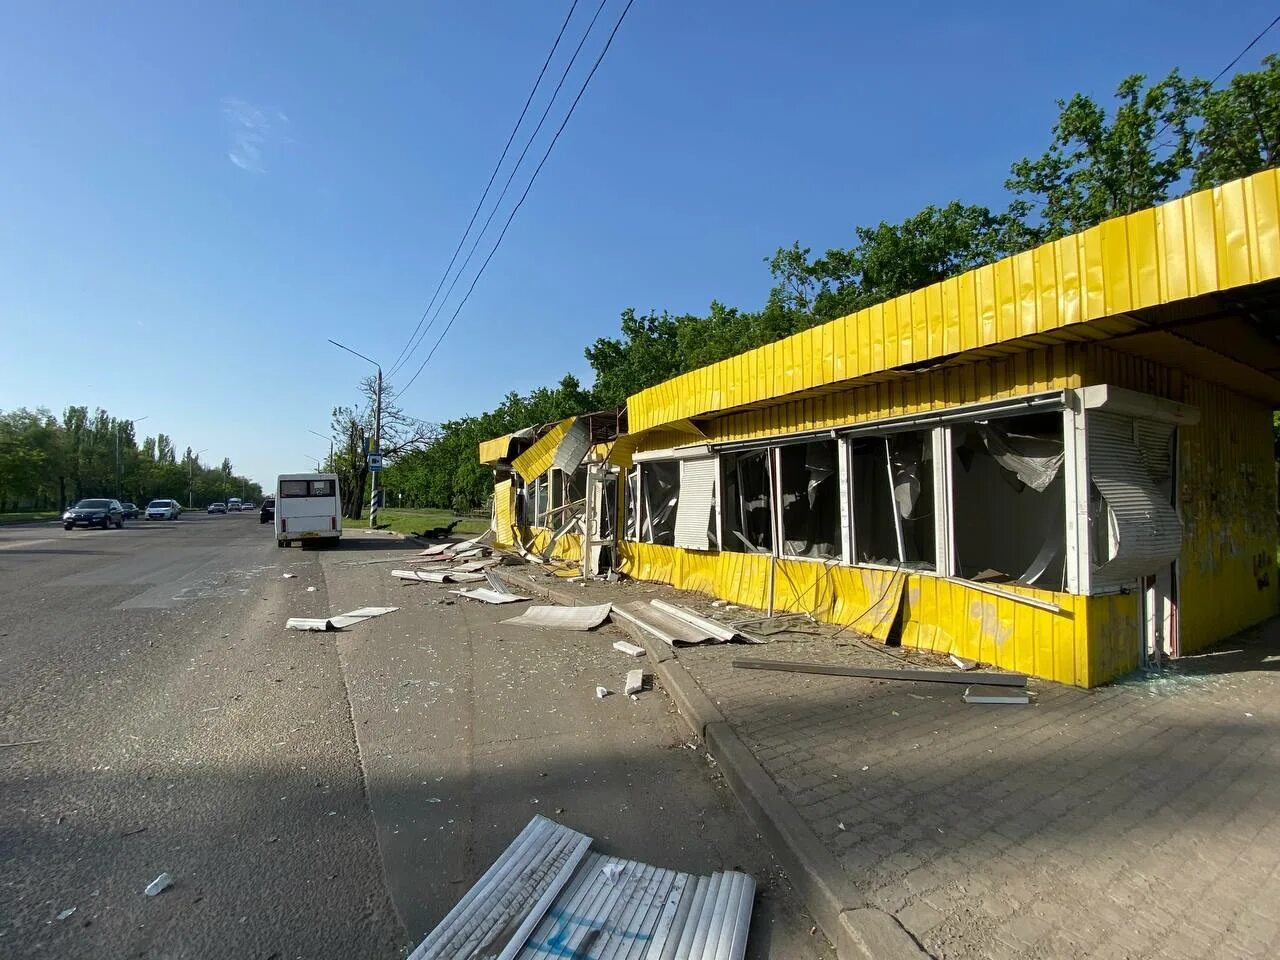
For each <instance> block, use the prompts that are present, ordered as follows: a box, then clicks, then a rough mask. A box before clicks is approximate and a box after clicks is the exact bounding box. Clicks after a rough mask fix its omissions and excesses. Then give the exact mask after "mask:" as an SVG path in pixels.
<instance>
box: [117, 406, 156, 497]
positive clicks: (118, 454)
mask: <svg viewBox="0 0 1280 960" xmlns="http://www.w3.org/2000/svg"><path fill="white" fill-rule="evenodd" d="M148 416H150V414H148ZM145 419H147V418H146V417H138V419H137V420H117V421H116V499H117V500H123V499H124V497H123V496H121V490H120V426H121V424H125V423H141V422H142V421H143V420H145Z"/></svg>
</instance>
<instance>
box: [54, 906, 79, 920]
mask: <svg viewBox="0 0 1280 960" xmlns="http://www.w3.org/2000/svg"><path fill="white" fill-rule="evenodd" d="M75 912H76V908H75V907H67V909H65V910H63V911H62V912H61V913H60V914H58V919H59V920H66V919H68V918H69V917H70V916H71V915H72V914H73V913H75Z"/></svg>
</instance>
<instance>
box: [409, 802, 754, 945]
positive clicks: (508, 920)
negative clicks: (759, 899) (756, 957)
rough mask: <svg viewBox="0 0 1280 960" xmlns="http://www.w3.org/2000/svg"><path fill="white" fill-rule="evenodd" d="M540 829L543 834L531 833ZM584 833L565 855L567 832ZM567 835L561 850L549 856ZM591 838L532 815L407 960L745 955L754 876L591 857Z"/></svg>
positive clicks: (592, 855)
mask: <svg viewBox="0 0 1280 960" xmlns="http://www.w3.org/2000/svg"><path fill="white" fill-rule="evenodd" d="M535 828H537V829H538V830H540V831H541V832H540V833H539V834H537V835H534V836H532V837H531V836H530V834H531V831H533V830H535ZM566 836H567V837H569V838H580V839H578V841H577V845H576V846H573V847H572V848H571V852H570V854H569V855H565V854H564V853H563V852H562V851H563V843H564V841H563V839H561V838H563V837H566ZM557 839H561V843H562V846H560V847H555V848H554V849H552V850H551V852H548V847H549V846H550V844H551V843H552V842H554V841H556V840H557ZM590 844H591V840H590V838H589V837H585V836H583V835H582V834H579V833H576V832H575V831H572V830H569V829H568V828H567V827H563V826H561V825H560V824H557V823H555V822H554V821H551V820H547V819H546V818H544V817H534V819H533V821H532V822H531V823H530V824H529V826H527V827H525V829H524V831H523V832H521V834H520V836H518V837H517V838H516V840H515V841H514V842H513V843H512V844H511V846H510V847H508V848H507V850H506V852H504V853H503V854H502V856H501V857H499V858H498V860H497V861H495V862H494V864H493V866H491V867H490V868H489V870H488V871H487V872H486V873H485V874H484V876H482V877H481V878H480V879H479V880H478V881H477V882H476V884H475V886H473V887H472V888H471V890H469V891H468V892H467V894H466V895H465V896H464V897H463V898H462V900H460V901H459V902H458V904H457V906H455V907H454V908H453V910H451V911H450V912H449V914H448V916H446V917H445V918H444V920H442V921H441V922H440V925H439V926H438V927H436V929H435V930H433V931H432V932H431V933H430V934H429V935H428V936H427V938H426V939H425V940H424V941H423V942H422V943H421V944H420V945H419V946H418V948H417V949H416V950H414V951H413V953H411V954H410V955H409V960H444V958H446V957H448V958H463V957H466V958H476V957H479V956H485V957H491V958H496V960H544V958H546V957H547V956H558V957H588V956H590V957H592V958H595V960H606V958H607V960H620V958H623V957H631V958H644V960H675V958H680V960H686V958H690V960H741V958H742V957H743V955H744V954H745V953H746V949H747V934H748V931H749V929H750V926H751V911H752V907H753V904H754V901H755V881H754V880H753V879H752V878H751V877H749V876H747V875H746V874H744V873H738V872H736V871H728V872H724V873H714V874H712V875H711V876H702V877H698V876H694V875H692V874H687V873H680V872H678V871H675V870H666V869H663V868H661V867H655V866H650V865H648V864H644V863H640V862H637V861H635V860H623V859H621V858H619V857H609V856H605V855H603V854H599V853H591V852H589V850H588V848H589V847H590Z"/></svg>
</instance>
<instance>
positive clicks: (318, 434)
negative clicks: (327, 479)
mask: <svg viewBox="0 0 1280 960" xmlns="http://www.w3.org/2000/svg"><path fill="white" fill-rule="evenodd" d="M307 433H309V434H311V435H312V436H313V437H319V438H320V439H321V440H328V441H329V466H333V434H329V436H327V437H326V436H325V435H324V434H323V433H316V432H315V431H314V430H308V431H307ZM316 472H317V473H318V472H319V471H316Z"/></svg>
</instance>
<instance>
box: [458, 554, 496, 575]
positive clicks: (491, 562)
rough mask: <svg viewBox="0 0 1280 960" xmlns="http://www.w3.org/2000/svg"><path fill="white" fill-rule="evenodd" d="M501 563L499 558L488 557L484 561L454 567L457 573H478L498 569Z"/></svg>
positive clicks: (472, 561)
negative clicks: (490, 568)
mask: <svg viewBox="0 0 1280 960" xmlns="http://www.w3.org/2000/svg"><path fill="white" fill-rule="evenodd" d="M500 562H501V561H500V560H498V558H497V557H486V558H484V559H483V560H468V561H467V562H466V563H460V564H458V565H457V566H456V567H454V568H453V569H454V572H456V573H476V572H478V571H480V570H485V569H487V568H488V567H496V566H497V565H498V564H499V563H500Z"/></svg>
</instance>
